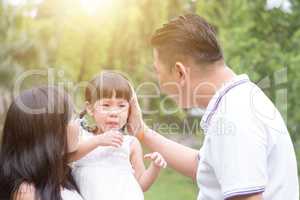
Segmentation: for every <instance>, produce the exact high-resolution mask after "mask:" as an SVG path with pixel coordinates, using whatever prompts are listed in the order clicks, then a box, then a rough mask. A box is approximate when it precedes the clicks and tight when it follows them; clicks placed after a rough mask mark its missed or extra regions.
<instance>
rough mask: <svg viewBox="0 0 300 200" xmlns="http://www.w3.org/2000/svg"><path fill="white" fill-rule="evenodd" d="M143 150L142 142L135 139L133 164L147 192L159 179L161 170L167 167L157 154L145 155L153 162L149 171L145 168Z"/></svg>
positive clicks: (132, 148)
mask: <svg viewBox="0 0 300 200" xmlns="http://www.w3.org/2000/svg"><path fill="white" fill-rule="evenodd" d="M143 158H144V156H143V149H142V147H141V144H140V142H139V141H138V140H137V139H136V138H134V140H133V142H132V144H131V163H132V166H133V168H134V170H135V177H136V179H137V180H138V182H139V184H140V186H141V188H142V190H143V192H146V191H147V190H148V189H149V188H150V186H151V185H152V184H153V183H154V181H155V180H156V179H157V177H158V175H159V172H160V170H161V168H165V167H166V166H167V163H166V161H165V160H164V159H163V157H162V156H161V155H160V154H159V153H157V152H155V153H151V154H147V155H145V158H146V159H151V160H152V162H151V164H150V166H149V167H148V169H146V168H145V165H144V161H143Z"/></svg>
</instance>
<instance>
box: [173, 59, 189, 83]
mask: <svg viewBox="0 0 300 200" xmlns="http://www.w3.org/2000/svg"><path fill="white" fill-rule="evenodd" d="M174 70H175V73H176V77H177V79H178V82H179V84H180V85H181V86H182V85H184V83H185V81H186V79H187V68H186V66H184V65H183V64H182V63H181V62H176V63H175V67H174Z"/></svg>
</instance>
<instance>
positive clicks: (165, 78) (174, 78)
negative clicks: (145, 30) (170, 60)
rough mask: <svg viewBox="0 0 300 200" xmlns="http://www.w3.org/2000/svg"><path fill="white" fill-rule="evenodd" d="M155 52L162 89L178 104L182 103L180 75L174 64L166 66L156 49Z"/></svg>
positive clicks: (155, 62) (155, 64)
mask: <svg viewBox="0 0 300 200" xmlns="http://www.w3.org/2000/svg"><path fill="white" fill-rule="evenodd" d="M153 54H154V68H155V71H156V74H157V77H158V81H159V85H160V89H161V91H162V92H163V93H165V94H167V95H168V96H169V97H170V98H172V99H173V100H174V101H175V102H176V103H177V104H178V105H181V101H180V99H181V97H180V96H181V95H182V92H183V91H182V89H183V88H182V86H181V85H180V77H178V75H177V73H176V70H175V69H172V68H173V66H166V64H164V63H163V62H162V61H161V60H160V59H159V54H158V51H157V50H156V49H154V51H153Z"/></svg>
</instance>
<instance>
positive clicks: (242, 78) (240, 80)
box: [200, 74, 250, 134]
mask: <svg viewBox="0 0 300 200" xmlns="http://www.w3.org/2000/svg"><path fill="white" fill-rule="evenodd" d="M249 81H250V80H249V77H248V75H246V74H241V75H238V76H235V77H234V78H233V79H231V80H230V81H228V82H226V83H224V84H223V86H222V87H221V88H219V89H218V90H217V91H216V93H215V94H214V95H213V97H212V98H211V100H210V101H209V103H208V106H207V108H206V111H205V113H204V115H203V116H202V119H201V122H200V126H201V128H202V129H203V131H204V134H205V133H206V132H207V129H208V126H209V123H210V120H211V118H212V117H213V115H214V113H215V112H216V111H217V109H218V106H219V104H220V102H221V100H222V98H223V97H224V96H225V95H226V94H227V93H228V92H229V91H230V90H231V89H233V88H235V87H238V86H239V85H242V84H244V83H247V82H249Z"/></svg>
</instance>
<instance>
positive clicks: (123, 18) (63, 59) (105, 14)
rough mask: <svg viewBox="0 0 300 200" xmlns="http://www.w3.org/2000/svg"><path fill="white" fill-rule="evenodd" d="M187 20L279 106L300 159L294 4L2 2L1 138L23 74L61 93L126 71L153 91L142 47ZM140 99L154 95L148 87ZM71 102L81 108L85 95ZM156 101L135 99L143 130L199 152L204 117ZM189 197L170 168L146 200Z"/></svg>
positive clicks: (298, 6)
mask: <svg viewBox="0 0 300 200" xmlns="http://www.w3.org/2000/svg"><path fill="white" fill-rule="evenodd" d="M184 13H197V14H199V15H201V16H203V17H205V18H206V19H208V20H209V21H210V22H211V23H212V24H213V25H214V26H215V28H216V30H217V33H218V37H219V39H220V42H221V44H222V46H223V50H224V53H225V58H226V62H227V64H228V66H230V67H231V68H233V69H234V70H235V71H236V72H237V73H247V74H248V75H249V76H250V78H251V79H252V80H253V81H254V82H256V83H258V84H259V85H260V86H261V87H262V88H263V89H264V91H265V92H266V93H267V94H268V96H269V97H270V98H271V99H272V100H273V102H274V103H275V104H276V105H277V107H278V108H279V110H280V112H281V113H282V115H283V116H284V118H285V120H286V123H287V125H288V128H289V131H290V134H291V137H292V139H293V142H294V145H295V149H296V153H297V156H298V158H299V159H300V148H299V147H300V135H299V131H300V129H299V122H300V103H299V99H300V93H299V91H300V53H299V52H300V0H255V1H251V0H230V1H229V0H227V1H225V0H209V1H207V0H163V1H162V0H0V130H1V127H2V125H3V121H4V119H5V113H6V110H7V108H8V106H9V103H10V102H11V99H12V98H13V91H14V89H15V87H16V81H17V80H18V77H20V76H21V75H22V74H24V72H28V70H39V72H41V71H42V72H45V73H52V77H54V82H55V83H56V84H64V83H65V87H66V88H67V89H68V90H72V86H74V85H76V84H78V83H81V82H84V81H86V80H89V79H91V78H92V77H93V76H94V75H96V74H97V73H99V72H101V70H105V69H110V70H118V71H122V72H124V73H125V74H127V75H128V76H129V77H130V79H131V80H132V82H133V83H134V84H135V85H136V86H137V85H139V84H141V83H144V82H151V83H153V84H156V85H157V81H156V78H155V73H154V71H153V69H152V65H153V64H152V62H153V60H152V49H151V47H150V45H149V39H150V37H151V34H152V33H153V32H154V30H155V29H156V28H158V27H160V26H161V25H162V24H163V23H166V22H167V21H168V20H169V19H172V18H174V17H176V16H178V15H181V14H184ZM49 69H50V70H49ZM48 81H49V79H48V77H47V76H45V75H43V76H30V78H27V79H26V80H24V81H23V82H22V84H21V90H22V89H25V88H28V87H32V86H33V85H39V84H47V82H48ZM70 83H71V84H70ZM140 92H142V93H145V94H151V93H153V88H152V89H151V87H144V88H142V89H141V90H140ZM73 95H74V99H75V102H76V103H77V105H78V108H79V110H80V108H81V107H82V90H80V89H78V90H76V91H75V92H74V91H73ZM163 98H164V95H160V96H159V97H156V98H151V99H144V100H142V102H141V104H142V107H143V109H152V108H153V109H154V108H155V109H156V110H157V109H158V112H157V113H155V114H145V118H146V119H147V120H148V121H147V123H148V124H149V125H152V126H153V127H154V128H156V129H159V131H160V132H161V133H162V134H166V136H167V137H170V138H171V139H173V140H176V141H178V142H181V143H183V144H185V145H189V146H191V147H194V148H199V147H200V145H201V141H202V135H201V130H199V129H198V128H197V127H193V125H195V124H198V122H199V120H200V119H201V111H199V110H192V111H190V112H185V111H182V110H180V109H176V105H174V103H173V102H172V101H168V100H167V101H165V102H164V104H165V105H164V106H165V107H167V108H170V109H171V110H172V109H175V111H174V112H167V113H166V112H165V111H164V110H163V109H161V100H162V99H163ZM174 123H175V124H177V125H178V127H179V128H175V129H173V131H171V132H170V129H168V128H166V127H160V124H165V125H167V126H168V125H169V124H174ZM187 125H188V128H186V127H187ZM167 133H168V134H167ZM145 150H146V151H147V149H145ZM178 156H180V155H178ZM299 159H298V162H300V160H299ZM0 164H1V163H0ZM196 195H197V187H196V184H195V183H193V182H192V181H190V180H189V179H187V178H184V177H183V176H181V175H179V174H177V173H175V172H174V171H173V170H171V169H167V170H165V171H164V172H163V173H162V175H161V176H160V178H159V180H158V182H156V183H155V184H154V186H153V187H152V188H151V190H150V191H149V192H147V193H146V200H154V199H155V200H168V199H172V200H183V199H196Z"/></svg>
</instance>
